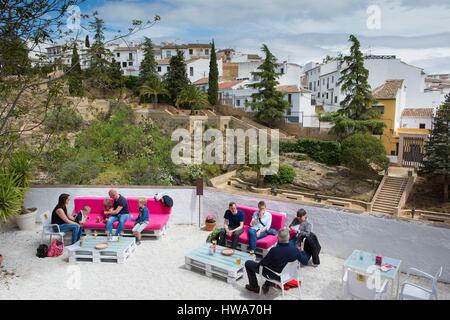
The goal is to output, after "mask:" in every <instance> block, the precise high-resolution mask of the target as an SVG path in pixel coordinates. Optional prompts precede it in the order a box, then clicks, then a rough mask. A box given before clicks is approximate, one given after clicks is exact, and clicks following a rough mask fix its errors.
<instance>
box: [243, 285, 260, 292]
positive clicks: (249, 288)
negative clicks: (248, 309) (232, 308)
mask: <svg viewBox="0 0 450 320" xmlns="http://www.w3.org/2000/svg"><path fill="white" fill-rule="evenodd" d="M245 289H247V290H249V291H251V292H254V293H259V286H257V287H252V286H251V285H249V284H246V285H245Z"/></svg>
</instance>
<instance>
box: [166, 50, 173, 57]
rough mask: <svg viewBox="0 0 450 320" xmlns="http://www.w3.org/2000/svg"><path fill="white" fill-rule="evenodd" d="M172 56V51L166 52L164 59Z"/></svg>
mask: <svg viewBox="0 0 450 320" xmlns="http://www.w3.org/2000/svg"><path fill="white" fill-rule="evenodd" d="M171 56H172V51H170V50H168V51H166V58H170V57H171Z"/></svg>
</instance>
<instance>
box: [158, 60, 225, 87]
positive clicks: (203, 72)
mask: <svg viewBox="0 0 450 320" xmlns="http://www.w3.org/2000/svg"><path fill="white" fill-rule="evenodd" d="M209 61H210V59H209V58H192V59H190V60H187V61H185V64H186V72H187V75H188V78H189V80H190V81H191V83H195V82H196V81H198V80H201V79H203V78H207V77H208V75H209ZM156 62H157V63H158V69H157V71H158V74H159V75H160V76H161V77H163V76H164V75H165V74H166V73H167V72H168V71H169V70H170V59H162V60H157V61H156ZM222 66H223V62H222V60H217V69H218V71H219V77H221V76H222V75H223V67H222Z"/></svg>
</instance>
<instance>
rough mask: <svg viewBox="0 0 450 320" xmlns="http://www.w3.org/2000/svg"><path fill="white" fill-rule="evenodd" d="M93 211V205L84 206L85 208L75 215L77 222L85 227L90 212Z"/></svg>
mask: <svg viewBox="0 0 450 320" xmlns="http://www.w3.org/2000/svg"><path fill="white" fill-rule="evenodd" d="M89 212H91V207H89V206H84V208H83V209H81V210H80V211H78V212H77V214H76V216H75V220H74V221H75V222H76V223H78V224H79V225H80V227H83V226H84V224H85V223H86V220H87V215H88V213H89Z"/></svg>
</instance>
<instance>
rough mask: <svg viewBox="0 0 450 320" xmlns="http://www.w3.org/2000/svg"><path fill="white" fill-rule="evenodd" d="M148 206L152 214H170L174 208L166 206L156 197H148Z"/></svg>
mask: <svg viewBox="0 0 450 320" xmlns="http://www.w3.org/2000/svg"><path fill="white" fill-rule="evenodd" d="M147 208H148V211H150V214H170V212H171V211H172V208H168V207H165V206H164V204H163V203H162V202H161V201H156V200H155V199H154V198H149V199H147Z"/></svg>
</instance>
